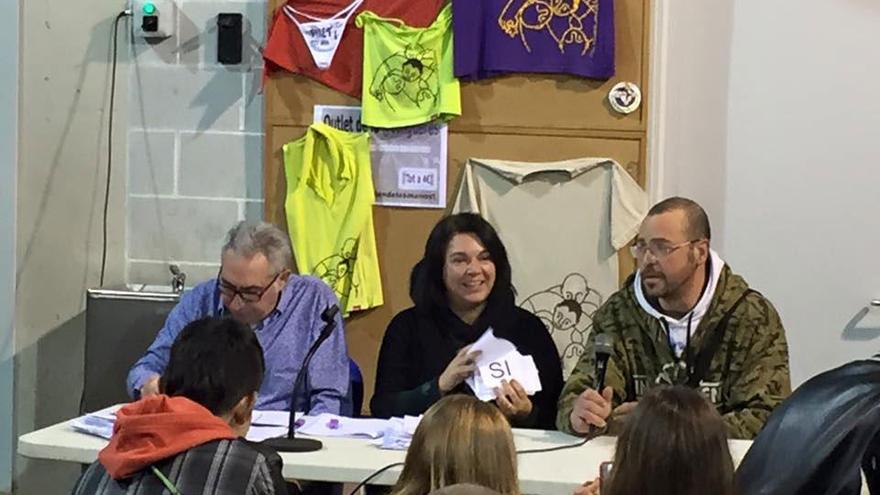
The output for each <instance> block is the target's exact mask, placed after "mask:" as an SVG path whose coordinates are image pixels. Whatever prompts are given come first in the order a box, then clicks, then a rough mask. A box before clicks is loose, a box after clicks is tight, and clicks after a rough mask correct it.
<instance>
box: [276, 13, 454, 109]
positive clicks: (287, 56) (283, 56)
mask: <svg viewBox="0 0 880 495" xmlns="http://www.w3.org/2000/svg"><path fill="white" fill-rule="evenodd" d="M351 2H352V0H288V2H287V5H290V6H291V7H292V8H294V9H296V10H297V11H299V12H303V13H305V14H308V15H311V16H314V17H318V18H322V19H323V18H329V17H332V16H334V15H336V13H338V12H339V11H340V10H342V9H344V8H346V7H348V6H349V5H351ZM446 2H447V0H364V2H363V3H362V4H361V6H360V7H359V8H358V9H357V11H356V12H355V13H354V15H352V16H351V17H350V18H349V20H348V24H347V25H346V26H345V31H344V32H343V33H342V39H341V41H340V43H339V48H338V49H337V50H336V54H335V56H334V57H333V61H332V63H331V64H330V67H329V68H327V69H325V70H321V69H319V68H318V66H317V65H315V61H314V59H313V58H312V54H311V52H309V48H308V46H307V45H306V42H305V40H304V39H303V35H302V33H301V32H300V30H299V28H297V26H296V24H294V23H293V21H292V20H290V18H288V17H287V15H286V14H285V13H284V11H283V8H279V9H278V10H277V11H276V12H275V17H274V19H273V20H272V28H271V30H270V31H269V39H268V40H267V42H266V48H265V49H264V50H263V59H264V60H265V70H264V73H263V75H264V80H265V77H268V76H269V75H271V74H272V72H274V71H277V70H287V71H290V72H295V73H298V74H303V75H306V76H308V77H310V78H312V79H314V80H316V81H318V82H321V83H323V84H326V85H327V86H329V87H331V88H333V89H336V90H338V91H341V92H343V93H345V94H348V95H351V96H354V97H356V98H360V96H361V78H362V77H363V68H364V31H363V29H359V28H357V27H355V25H354V18H355V17H356V16H357V14H359V13H360V12H362V11H364V10H370V11H372V12H375V13H376V14H377V15H379V16H382V17H391V18H395V19H400V20H402V21H403V22H404V23H406V24H407V25H409V26H413V27H428V26H429V25H430V24H431V23H432V22H433V21H434V19H436V18H437V14H438V13H439V12H440V9H441V8H442V7H443V5H444V4H445V3H446ZM298 20H299V21H300V22H303V21H309V19H305V18H302V19H300V18H298Z"/></svg>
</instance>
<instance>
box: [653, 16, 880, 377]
mask: <svg viewBox="0 0 880 495" xmlns="http://www.w3.org/2000/svg"><path fill="white" fill-rule="evenodd" d="M658 3H659V4H660V5H661V6H662V8H661V10H666V11H667V14H668V16H669V19H668V20H667V21H666V22H667V23H668V26H667V28H666V36H665V40H666V41H665V43H666V44H665V45H663V44H662V43H661V45H660V48H661V49H660V50H658V51H657V52H656V53H655V54H656V56H658V57H660V60H661V63H664V66H663V67H664V69H665V70H666V74H665V75H664V74H663V73H662V71H660V72H661V76H663V78H664V79H665V84H663V85H661V86H662V91H659V93H658V95H657V96H659V98H658V99H659V100H662V102H655V107H657V108H659V111H658V112H657V113H655V115H656V116H657V117H658V121H657V122H655V124H656V128H655V130H654V135H655V136H657V137H658V138H659V139H658V140H657V141H656V142H655V145H657V146H658V147H657V149H655V151H654V153H655V154H654V157H655V160H656V161H655V163H657V164H659V166H660V168H661V173H660V174H658V175H657V176H656V177H655V182H654V188H653V193H654V195H655V197H662V196H667V195H671V194H682V195H686V196H691V197H694V198H695V199H698V200H699V201H701V202H702V203H704V204H705V205H706V206H707V210H709V213H710V215H711V216H712V220H713V224H714V227H715V232H716V239H718V240H720V241H722V242H720V243H717V242H716V243H715V245H716V247H719V249H720V251H721V253H722V255H723V256H724V257H725V258H726V259H727V260H728V261H729V262H730V264H731V265H732V267H733V268H734V269H735V270H736V271H738V272H740V273H741V274H743V275H744V276H745V277H746V278H747V280H748V281H749V282H750V283H751V284H752V285H753V286H754V287H755V288H756V289H758V290H760V291H762V292H763V293H764V294H765V295H766V296H768V297H769V298H770V300H771V301H773V303H774V304H775V305H776V307H777V309H778V310H779V312H780V313H781V315H782V318H783V322H784V323H785V326H786V329H787V333H788V338H789V343H790V348H791V362H792V379H793V382H794V384H795V385H797V384H799V383H801V382H803V381H804V380H805V379H806V378H808V377H810V376H812V375H814V374H816V373H818V372H820V371H822V370H825V369H828V368H830V367H833V366H835V365H838V364H841V363H843V362H845V361H848V360H851V359H855V358H859V357H864V356H868V355H870V354H873V353H875V352H877V351H878V347H880V340H876V338H877V337H878V335H880V310H878V314H877V315H874V314H873V313H869V314H868V315H867V317H866V318H864V319H862V320H861V322H860V323H858V324H857V325H855V326H856V327H858V328H853V329H851V331H850V332H848V334H847V335H848V337H847V339H846V340H845V339H844V338H843V336H842V332H843V330H844V328H845V327H847V325H848V324H849V323H850V320H852V319H853V317H854V316H855V315H856V314H857V313H858V312H860V311H861V310H863V308H864V307H865V306H866V303H867V302H868V300H869V299H871V298H873V297H880V267H878V266H877V265H876V260H877V257H876V256H875V251H876V249H877V246H878V245H880V216H878V215H880V194H878V185H880V147H878V144H877V143H878V137H880V99H878V98H876V97H875V96H874V95H873V93H874V91H875V88H876V87H877V86H878V82H880V63H878V57H877V46H880V29H878V28H877V27H878V26H880V4H878V3H877V2H875V1H873V0H845V1H838V2H828V1H820V0H777V1H774V2H766V1H761V0H737V1H736V2H722V1H710V2H672V1H669V2H658ZM685 3H686V4H687V5H686V6H684V5H682V4H685ZM710 6H711V8H710ZM731 13H732V17H731V16H730V14H731ZM661 21H663V19H662V18H658V19H657V22H658V23H659V24H660V25H661V27H662V22H661ZM661 38H664V37H663V36H661ZM655 73H656V71H655ZM655 75H656V74H655ZM660 81H661V82H662V81H663V79H660ZM853 339H861V340H853Z"/></svg>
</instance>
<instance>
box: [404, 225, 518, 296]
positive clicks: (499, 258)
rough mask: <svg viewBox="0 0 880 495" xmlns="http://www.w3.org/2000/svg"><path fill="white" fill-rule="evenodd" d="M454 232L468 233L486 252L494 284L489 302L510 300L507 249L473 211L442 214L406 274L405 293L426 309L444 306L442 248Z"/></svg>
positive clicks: (491, 229) (512, 294) (493, 230)
mask: <svg viewBox="0 0 880 495" xmlns="http://www.w3.org/2000/svg"><path fill="white" fill-rule="evenodd" d="M456 234H472V235H474V236H475V237H476V238H477V239H479V241H480V243H481V244H482V245H483V246H484V247H485V248H486V251H488V252H489V256H490V257H491V259H492V263H493V264H494V265H495V285H494V286H493V287H492V292H491V293H490V294H489V301H490V302H510V303H513V298H514V294H515V292H514V290H513V284H512V281H511V280H512V278H511V277H512V276H511V269H510V260H509V259H508V257H507V249H506V248H505V247H504V243H503V242H501V238H500V237H499V236H498V232H496V231H495V228H494V227H492V225H491V224H490V223H489V222H487V221H486V219H484V218H483V217H481V216H480V215H477V214H476V213H456V214H455V215H449V216H447V217H444V218H442V219H441V220H440V221H439V222H437V224H436V225H434V228H433V229H432V230H431V233H430V234H429V235H428V240H427V241H426V242H425V254H424V256H423V257H422V259H421V260H420V261H419V262H418V263H416V266H415V267H413V270H412V273H411V274H410V288H409V295H410V298H411V299H412V301H413V303H414V304H415V306H416V308H418V309H419V310H421V311H429V310H432V309H434V308H437V307H446V305H447V301H446V287H445V286H444V284H443V265H444V263H445V261H446V249H447V247H448V246H449V242H450V241H452V238H453V237H455V235H456Z"/></svg>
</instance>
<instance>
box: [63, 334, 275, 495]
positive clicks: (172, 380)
mask: <svg viewBox="0 0 880 495" xmlns="http://www.w3.org/2000/svg"><path fill="white" fill-rule="evenodd" d="M264 368H265V364H264V362H263V351H262V349H261V348H260V344H259V342H258V341H257V337H256V335H254V332H253V331H252V330H250V329H249V328H248V327H247V326H246V325H244V324H242V323H239V322H236V321H235V320H233V319H231V318H228V319H221V318H204V319H201V320H197V321H194V322H192V323H190V324H189V325H187V326H186V327H185V328H184V329H183V330H182V331H181V333H180V335H179V336H178V338H177V339H176V340H175V342H174V344H173V345H172V347H171V356H170V361H169V363H168V367H167V368H166V369H165V372H164V374H163V375H162V377H161V379H160V382H159V383H160V390H161V391H162V392H163V393H162V394H160V395H154V396H150V397H146V398H144V399H141V400H139V401H137V402H134V403H131V404H128V405H126V406H125V407H123V408H121V409H120V410H119V411H118V412H117V413H116V424H115V425H114V427H113V436H112V437H111V438H110V443H109V444H108V445H107V447H105V448H104V449H103V450H102V451H101V452H100V453H99V454H98V460H97V461H96V462H94V463H93V464H91V465H90V466H89V467H88V469H87V470H86V471H85V472H84V473H83V475H82V476H81V477H80V479H79V481H78V482H77V484H76V487H75V488H74V490H73V494H74V495H117V494H120V495H121V494H128V495H147V494H157V493H171V494H174V495H178V494H180V495H189V494H196V493H198V494H205V495H227V494H229V495H231V494H253V495H258V494H259V495H275V494H278V495H281V494H287V493H288V488H287V485H286V484H285V482H284V479H283V477H282V476H281V465H282V463H281V458H280V457H279V456H278V454H277V453H276V452H274V451H273V450H271V449H268V448H266V447H263V446H261V445H258V444H254V443H251V442H248V441H247V440H245V439H243V438H242V437H243V436H244V435H245V434H246V433H247V431H248V428H249V427H250V422H251V413H252V412H253V408H254V404H255V403H256V399H257V391H258V390H259V389H260V384H261V382H262V379H263V372H264Z"/></svg>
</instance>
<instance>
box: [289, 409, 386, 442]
mask: <svg viewBox="0 0 880 495" xmlns="http://www.w3.org/2000/svg"><path fill="white" fill-rule="evenodd" d="M303 419H304V421H305V422H304V424H303V425H302V426H300V427H299V428H297V430H296V431H297V433H302V434H304V435H312V436H316V437H351V438H364V437H366V438H379V437H381V436H382V434H383V432H384V431H385V430H386V429H387V427H388V421H387V420H384V419H368V418H346V417H343V416H338V415H336V414H328V413H322V414H319V415H317V416H305V417H303Z"/></svg>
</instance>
